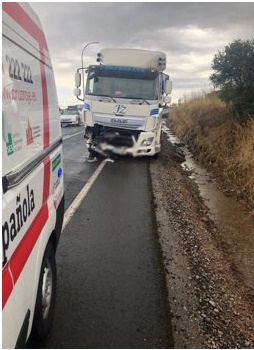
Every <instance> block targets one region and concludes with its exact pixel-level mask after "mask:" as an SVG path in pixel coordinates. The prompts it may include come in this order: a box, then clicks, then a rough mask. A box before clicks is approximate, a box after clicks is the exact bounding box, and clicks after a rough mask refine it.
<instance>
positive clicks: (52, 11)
mask: <svg viewBox="0 0 254 350" xmlns="http://www.w3.org/2000/svg"><path fill="white" fill-rule="evenodd" d="M30 4H31V5H32V7H33V8H34V10H35V11H36V12H37V14H38V15H39V17H40V19H41V22H42V25H43V28H44V31H45V34H46V38H47V41H48V46H49V49H50V53H51V58H52V62H53V67H54V69H55V77H56V83H57V89H58V96H59V101H60V104H64V102H65V101H66V100H67V99H68V100H69V101H70V100H71V99H72V100H73V103H76V102H77V100H76V99H75V97H74V96H67V95H66V94H71V95H72V94H73V87H74V73H75V71H76V70H77V68H78V67H80V65H81V51H82V49H83V47H84V46H85V45H86V44H87V43H89V42H91V41H99V42H100V44H99V45H91V46H89V47H88V48H87V50H86V51H85V53H84V62H85V65H89V64H94V63H95V58H96V53H97V52H98V51H99V50H100V49H101V48H102V47H130V48H141V49H151V50H153V49H154V50H159V51H163V52H165V53H166V54H167V62H168V65H167V73H168V74H170V76H171V77H172V80H173V83H174V89H173V96H176V97H175V98H180V97H181V94H182V93H183V91H184V90H189V89H191V88H193V89H204V86H205V87H206V88H208V89H209V88H210V81H209V75H210V74H211V63H212V60H213V57H214V55H215V54H216V53H217V52H218V51H219V50H223V49H224V47H225V46H226V45H227V44H229V43H230V42H232V41H233V40H234V39H239V38H240V39H247V38H251V37H253V32H254V25H253V18H254V3H250V2H244V3H234V2H223V3H220V2H212V3H202V2H195V3H191V2H177V3H176V2H159V3H157V2H156V3H155V2H138V3H135V2H129V3H128V2H88V3H87V2H74V3H72V2H55V3H52V2H47V3H37V2H36V3H35V2H34V3H30ZM68 86H69V88H68Z"/></svg>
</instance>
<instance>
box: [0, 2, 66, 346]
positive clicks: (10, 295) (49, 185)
mask: <svg viewBox="0 0 254 350" xmlns="http://www.w3.org/2000/svg"><path fill="white" fill-rule="evenodd" d="M63 213H64V187H63V153H62V137H61V126H60V120H59V112H58V100H57V94H56V87H55V81H54V74H53V69H52V63H51V60H50V56H49V51H48V47H47V43H46V40H45V36H44V33H43V30H42V27H41V24H40V21H39V18H38V17H37V15H36V14H35V12H34V11H33V10H32V8H31V7H30V6H29V5H28V4H25V3H14V2H12V3H10V2H9V3H2V347H3V348H21V347H24V344H25V343H26V341H27V339H28V337H29V336H30V334H33V335H35V336H36V337H38V338H40V339H41V338H43V337H45V336H46V335H47V334H48V332H49V331H50V329H51V326H52V320H53V312H54V304H55V293H56V264H55V251H56V248H57V244H58V240H59V236H60V232H61V227H62V221H63Z"/></svg>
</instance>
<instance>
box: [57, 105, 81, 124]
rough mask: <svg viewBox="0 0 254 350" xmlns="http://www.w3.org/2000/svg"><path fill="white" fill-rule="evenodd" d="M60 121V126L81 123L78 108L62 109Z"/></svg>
mask: <svg viewBox="0 0 254 350" xmlns="http://www.w3.org/2000/svg"><path fill="white" fill-rule="evenodd" d="M60 122H61V126H62V127H63V126H68V125H76V126H79V125H81V114H80V112H79V111H78V109H76V110H74V109H65V110H64V111H63V114H62V115H60Z"/></svg>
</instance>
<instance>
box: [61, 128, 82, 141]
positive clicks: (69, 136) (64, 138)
mask: <svg viewBox="0 0 254 350" xmlns="http://www.w3.org/2000/svg"><path fill="white" fill-rule="evenodd" d="M84 132H85V130H83V131H80V132H77V133H76V134H73V135H68V136H64V137H63V140H67V139H70V138H71V137H74V136H77V135H79V134H84Z"/></svg>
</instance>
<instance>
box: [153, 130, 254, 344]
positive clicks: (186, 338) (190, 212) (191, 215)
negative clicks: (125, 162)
mask: <svg viewBox="0 0 254 350" xmlns="http://www.w3.org/2000/svg"><path fill="white" fill-rule="evenodd" d="M174 159H176V157H175V150H174V147H173V146H172V145H171V144H170V143H169V142H167V141H166V137H164V145H163V148H162V151H161V153H160V155H159V157H158V159H157V160H155V161H152V162H151V166H150V170H151V177H152V185H153V193H154V203H155V207H156V219H157V226H158V234H159V239H160V243H161V248H162V253H163V257H164V266H165V270H166V280H167V288H168V299H169V304H170V308H171V313H172V324H173V332H174V344H175V348H196V349H198V348H253V346H254V331H253V330H254V316H253V315H254V298H253V295H251V293H250V290H248V289H247V288H246V287H245V286H244V284H243V283H242V281H241V278H240V276H238V275H237V274H236V272H235V271H234V270H233V269H232V265H231V263H230V261H229V259H228V257H227V252H226V247H223V246H222V245H221V244H220V241H219V234H218V229H217V228H216V226H215V224H214V223H213V222H212V221H211V220H210V219H209V218H208V216H207V215H206V212H207V210H206V207H205V206H204V204H203V203H202V200H201V199H200V197H199V193H198V189H197V187H196V185H195V183H194V182H193V181H192V180H190V179H189V177H188V176H187V174H186V172H184V171H183V169H182V168H181V166H180V164H178V163H177V162H176V161H175V160H174Z"/></svg>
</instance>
